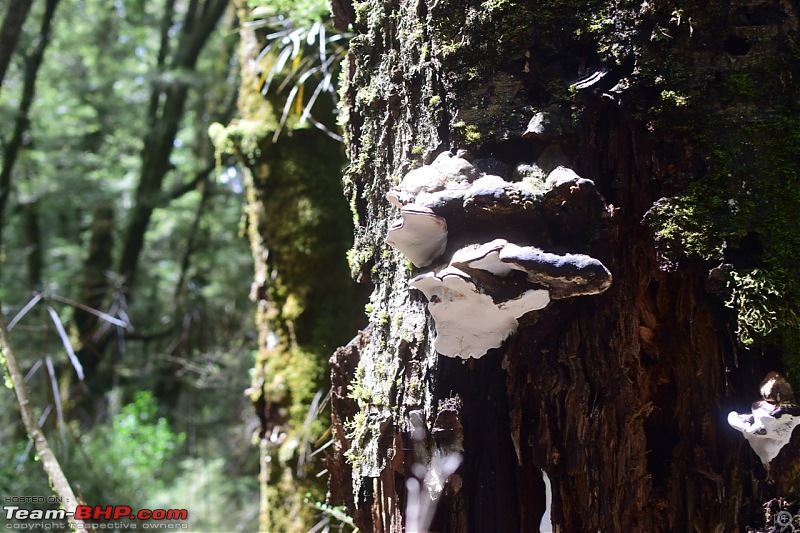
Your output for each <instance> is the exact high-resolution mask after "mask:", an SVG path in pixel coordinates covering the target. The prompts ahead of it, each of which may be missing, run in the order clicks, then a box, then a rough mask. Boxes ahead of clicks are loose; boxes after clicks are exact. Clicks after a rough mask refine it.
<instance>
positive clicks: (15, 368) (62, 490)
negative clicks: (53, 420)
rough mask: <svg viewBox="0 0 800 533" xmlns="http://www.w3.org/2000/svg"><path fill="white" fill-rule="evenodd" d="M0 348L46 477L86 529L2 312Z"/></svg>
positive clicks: (78, 525) (73, 521)
mask: <svg viewBox="0 0 800 533" xmlns="http://www.w3.org/2000/svg"><path fill="white" fill-rule="evenodd" d="M0 352H2V353H1V355H2V360H3V361H4V362H5V366H6V371H7V372H8V377H9V378H10V379H11V383H12V385H13V386H14V393H15V394H16V396H17V403H18V404H19V412H20V415H21V416H22V423H23V424H25V429H26V430H27V432H28V437H29V438H30V439H31V441H32V442H33V444H34V446H36V453H37V454H38V455H39V459H41V461H42V468H44V471H45V473H46V474H47V477H48V478H50V483H51V485H52V486H53V489H54V490H55V492H56V494H57V495H58V496H59V497H60V498H61V503H62V505H63V506H64V509H65V510H66V512H67V516H68V517H69V522H70V524H72V527H73V528H74V529H84V524H83V521H82V520H78V519H76V518H74V516H75V510H76V508H77V507H78V500H77V498H75V493H74V492H73V491H72V487H71V486H70V484H69V481H68V480H67V477H66V476H65V475H64V471H63V470H61V465H60V464H59V463H58V459H57V458H56V456H55V455H54V454H53V451H52V450H51V449H50V446H49V445H48V444H47V438H45V436H44V433H43V432H42V428H41V426H40V425H39V422H38V421H37V420H36V413H34V411H33V404H32V403H31V397H30V393H29V392H28V386H27V385H26V384H25V378H24V377H23V375H22V369H21V368H20V366H19V363H18V362H17V358H16V356H15V355H14V351H13V349H12V348H11V341H10V340H9V338H8V330H7V329H6V324H5V321H4V320H3V318H2V316H0Z"/></svg>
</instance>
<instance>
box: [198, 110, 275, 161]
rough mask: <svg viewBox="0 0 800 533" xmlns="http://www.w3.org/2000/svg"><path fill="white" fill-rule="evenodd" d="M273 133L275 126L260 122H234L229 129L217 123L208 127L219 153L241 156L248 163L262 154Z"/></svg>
mask: <svg viewBox="0 0 800 533" xmlns="http://www.w3.org/2000/svg"><path fill="white" fill-rule="evenodd" d="M273 133H274V126H273V124H271V123H269V122H264V121H260V120H259V121H250V120H233V121H232V122H231V123H230V124H229V125H228V126H227V127H225V126H223V125H222V124H220V123H218V122H215V123H213V124H211V125H210V126H209V127H208V135H209V137H210V138H211V142H213V143H214V148H215V149H216V150H217V151H218V152H220V153H223V154H231V155H237V156H241V157H243V158H244V159H246V160H247V161H254V160H255V159H257V158H258V157H259V156H260V155H261V154H262V149H263V148H264V147H265V146H266V145H267V144H268V143H269V139H270V138H271V137H272V134H273Z"/></svg>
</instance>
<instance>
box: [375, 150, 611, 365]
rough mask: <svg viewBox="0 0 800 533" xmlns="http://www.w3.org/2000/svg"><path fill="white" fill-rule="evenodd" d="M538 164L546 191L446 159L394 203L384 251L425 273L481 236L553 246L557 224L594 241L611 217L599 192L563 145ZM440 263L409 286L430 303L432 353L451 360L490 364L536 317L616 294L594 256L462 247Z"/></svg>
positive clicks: (403, 187)
mask: <svg viewBox="0 0 800 533" xmlns="http://www.w3.org/2000/svg"><path fill="white" fill-rule="evenodd" d="M539 159H540V160H542V163H541V165H538V163H537V167H536V169H533V170H532V174H533V175H536V176H538V175H539V174H541V182H542V183H541V184H542V185H543V186H544V188H541V187H539V186H538V185H536V186H534V184H532V183H526V182H525V179H524V176H522V175H521V177H522V179H521V181H518V182H514V181H506V179H504V178H503V177H501V176H500V175H495V173H494V170H495V169H500V170H502V169H501V167H504V166H505V167H508V170H509V171H508V173H507V174H508V176H511V173H512V172H511V168H512V167H510V166H509V165H507V164H505V163H502V162H500V161H495V160H493V159H487V160H473V159H471V158H469V156H467V155H465V157H460V155H456V156H454V155H453V154H452V153H451V152H444V153H442V154H440V155H439V156H438V157H437V158H436V159H435V160H434V161H433V162H432V163H431V164H430V165H425V166H422V167H420V168H417V169H414V170H412V171H410V172H409V173H407V174H406V175H405V177H403V179H402V181H401V182H400V183H399V184H398V185H397V186H396V187H392V189H391V190H390V191H389V192H387V193H386V198H387V200H389V202H390V203H391V204H392V205H393V206H395V207H397V208H398V209H399V210H400V219H398V220H397V221H396V222H395V223H394V224H392V226H391V227H390V228H389V232H388V234H387V236H386V243H387V244H389V245H390V246H392V247H394V248H396V249H397V250H400V251H401V252H402V253H403V254H404V255H405V256H406V257H407V258H408V259H409V260H410V261H411V262H412V263H413V264H414V265H415V266H417V267H418V268H423V267H427V266H429V265H432V264H434V262H437V260H438V259H439V258H440V257H441V256H442V255H443V254H444V253H445V252H446V251H447V248H448V242H454V243H459V244H463V243H468V242H474V235H482V236H484V237H483V238H491V237H495V236H505V235H508V233H509V230H511V231H514V232H516V233H517V234H518V233H519V232H520V231H521V229H522V228H530V230H531V231H530V232H529V233H530V235H525V236H523V237H522V238H524V239H525V240H526V241H528V242H530V241H534V242H536V241H537V240H543V238H545V237H550V235H547V228H548V227H552V226H553V225H554V224H557V225H558V228H559V235H567V236H573V235H574V236H578V235H582V234H583V235H585V234H587V233H588V232H587V231H586V229H587V227H588V226H590V225H591V224H592V223H593V221H595V220H597V219H599V217H600V214H601V213H603V212H604V210H605V207H606V206H605V202H604V200H603V199H602V197H601V196H600V194H599V193H598V192H597V190H596V188H595V187H594V183H593V182H592V181H591V180H587V179H583V178H581V177H580V176H579V175H578V174H577V173H575V172H574V171H573V170H572V169H570V168H568V167H567V166H565V165H562V164H561V163H562V161H563V160H564V159H565V158H564V156H563V154H562V153H561V151H560V149H558V145H552V146H550V147H549V148H548V149H546V150H545V151H544V153H542V154H541V156H540V158H539ZM481 161H484V163H483V164H481V163H480V162H481ZM493 162H494V163H496V164H495V165H493V164H492V163H493ZM473 163H474V164H473ZM532 168H533V167H532ZM481 169H483V170H485V171H486V172H489V171H491V172H489V173H485V172H482V171H481ZM500 170H498V172H499V171H500ZM545 171H546V172H547V178H546V179H545ZM504 175H505V174H504ZM534 177H535V176H534ZM531 179H533V178H531ZM536 179H540V178H536ZM448 231H449V232H450V234H448ZM536 232H538V233H536ZM526 233H528V232H527V231H526ZM537 236H538V238H537ZM548 240H549V239H548ZM438 263H439V264H438V265H437V266H436V269H435V271H432V272H427V273H424V274H422V275H420V276H417V277H416V278H414V279H413V280H411V283H410V284H411V286H412V287H414V288H416V289H418V290H420V291H422V292H423V293H424V294H425V296H426V297H427V299H428V309H429V310H430V312H431V315H433V319H434V322H435V327H436V339H435V341H434V347H435V348H436V350H437V351H438V352H439V353H441V354H443V355H446V356H449V357H462V358H470V357H474V358H478V357H482V356H483V355H484V354H486V352H488V351H489V350H490V349H492V348H499V347H500V346H501V345H502V344H503V342H504V341H505V339H506V338H508V336H509V335H511V334H512V333H514V332H515V331H516V330H517V327H518V325H519V322H518V319H519V318H520V317H521V316H522V315H524V314H526V313H528V312H529V311H533V310H537V309H543V308H544V307H546V306H547V305H548V304H549V303H550V300H551V299H560V298H569V297H572V296H580V295H587V294H599V293H601V292H603V291H605V290H606V289H607V288H608V287H609V286H610V284H611V273H610V272H609V271H608V269H607V268H606V267H605V266H604V265H603V264H602V263H601V262H600V261H598V260H597V259H594V258H592V257H589V256H588V255H582V254H563V255H559V254H553V253H548V252H545V251H544V250H541V249H539V248H536V247H533V246H518V245H516V244H511V243H509V242H508V241H506V240H505V239H495V240H493V241H490V242H487V243H485V244H473V245H468V246H463V247H461V248H460V249H458V250H456V251H455V252H454V253H453V254H452V257H451V258H450V260H449V262H448V261H446V260H440V261H438Z"/></svg>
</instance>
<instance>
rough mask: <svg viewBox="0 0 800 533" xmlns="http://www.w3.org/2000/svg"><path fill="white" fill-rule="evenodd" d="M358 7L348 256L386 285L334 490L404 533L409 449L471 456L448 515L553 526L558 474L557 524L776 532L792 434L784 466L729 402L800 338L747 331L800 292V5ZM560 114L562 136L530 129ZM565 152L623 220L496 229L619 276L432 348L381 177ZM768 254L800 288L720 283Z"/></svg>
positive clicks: (386, 527) (353, 384)
mask: <svg viewBox="0 0 800 533" xmlns="http://www.w3.org/2000/svg"><path fill="white" fill-rule="evenodd" d="M355 14H356V20H355V23H354V27H355V29H356V36H355V37H354V38H353V40H352V45H351V52H350V55H349V56H348V71H347V77H346V86H345V88H344V90H343V94H344V100H345V103H346V107H345V109H346V112H347V115H348V122H347V129H346V131H347V141H348V149H349V155H350V158H351V166H350V167H349V169H348V171H347V174H346V187H347V189H348V190H347V193H348V194H349V196H350V198H351V206H352V207H353V210H354V213H355V214H356V216H357V217H358V220H359V223H360V225H359V227H358V229H357V232H356V246H355V248H354V251H353V252H352V253H351V258H352V259H353V261H352V263H353V264H352V265H351V267H352V268H353V270H354V271H355V272H356V274H357V275H359V276H360V277H361V278H362V279H363V278H371V280H372V282H373V283H374V287H375V288H374V292H373V295H372V298H371V306H372V315H371V328H370V331H369V332H368V333H366V334H361V335H359V336H358V337H356V338H355V339H354V340H353V342H351V343H350V344H349V345H348V346H346V347H344V348H342V349H340V350H338V351H337V352H336V354H334V356H333V358H332V370H333V378H332V379H333V386H334V388H333V391H334V392H333V404H332V405H333V422H334V437H335V452H334V457H333V458H332V459H333V460H332V461H331V462H330V465H331V484H330V500H331V503H333V504H345V505H347V507H348V508H349V509H350V511H351V513H352V515H353V517H354V519H355V522H356V523H357V524H358V526H359V527H360V528H362V530H365V531H393V532H394V531H396V532H399V531H402V530H403V528H404V527H405V526H408V524H409V523H410V522H409V521H410V520H411V518H410V517H409V516H407V514H406V505H407V500H408V499H409V494H408V492H407V489H406V487H407V481H408V480H409V479H410V478H412V477H415V476H419V472H416V473H415V472H413V470H414V468H413V467H414V465H415V464H418V465H422V466H423V467H424V469H425V470H427V471H430V470H431V469H432V466H431V465H432V464H433V463H434V462H435V457H436V456H437V454H438V455H447V454H453V453H461V454H463V463H462V464H461V467H460V468H459V470H458V471H457V472H456V473H455V474H453V475H452V476H451V477H450V479H449V481H448V483H447V486H446V487H445V488H444V491H443V493H442V496H441V498H440V500H439V501H438V509H437V514H436V518H435V520H434V521H433V524H432V526H431V529H432V530H435V531H459V532H462V531H476V532H477V531H535V530H537V528H538V526H539V520H540V517H541V515H542V512H543V511H544V499H545V496H544V494H545V489H544V484H543V481H542V476H541V472H542V471H544V472H546V473H547V475H548V477H549V479H550V481H551V483H552V491H553V501H552V508H551V513H552V520H553V523H554V524H555V526H556V527H557V528H559V530H561V531H737V530H742V529H744V528H745V527H746V526H748V525H752V526H756V527H758V526H759V524H761V525H763V517H762V516H761V514H760V508H761V505H762V503H763V502H764V501H766V500H767V499H769V498H771V497H774V496H776V495H780V496H788V495H789V494H791V493H792V492H793V491H794V490H795V488H794V487H795V484H794V479H796V476H795V475H794V474H793V471H794V470H795V468H794V467H793V466H792V465H793V464H795V462H794V460H793V458H792V457H791V455H790V456H789V457H787V454H791V452H790V451H788V450H784V453H783V454H781V456H779V457H778V459H776V461H775V462H774V463H773V468H772V470H771V471H772V476H773V480H772V481H773V482H774V483H773V482H766V481H765V478H766V473H765V470H764V468H763V467H762V465H761V464H760V461H759V460H758V458H757V457H756V456H755V454H754V453H753V452H752V451H751V450H750V448H749V446H748V445H747V444H746V443H745V441H744V439H742V438H741V435H740V434H739V433H737V432H736V431H734V430H732V429H731V427H730V426H728V424H727V423H726V416H727V413H728V412H729V411H730V410H732V409H736V408H738V409H739V410H745V408H746V406H748V405H749V403H750V402H751V401H752V400H755V399H757V396H758V390H757V387H758V382H759V380H760V379H761V377H763V375H764V374H765V373H766V371H768V370H772V369H777V370H786V369H787V368H788V369H789V370H791V367H792V366H793V365H794V363H793V360H792V357H793V354H792V353H791V352H790V351H789V349H788V346H789V343H788V342H787V341H786V339H791V338H792V335H794V333H792V332H789V333H784V334H783V336H782V337H781V338H780V339H778V340H777V341H775V342H770V341H769V338H768V339H767V341H764V342H762V343H761V344H759V342H756V343H755V344H752V345H751V347H750V348H745V347H744V345H743V344H741V342H740V341H743V342H751V341H752V340H753V337H752V336H749V334H748V332H751V333H756V334H759V333H760V334H766V333H769V332H770V330H776V331H779V330H781V328H783V331H789V330H796V324H792V321H791V320H784V321H781V320H777V321H776V322H774V323H770V324H771V327H770V326H767V327H760V326H759V325H758V324H759V322H758V320H753V316H752V314H748V313H749V312H750V311H751V310H752V309H758V308H759V305H761V306H762V307H761V309H763V310H766V311H765V315H769V314H770V313H769V310H770V309H773V308H774V309H776V310H777V311H775V313H774V314H773V315H772V316H782V313H784V311H781V306H785V305H789V306H791V305H792V303H788V304H787V303H785V302H783V301H782V300H785V301H787V302H794V301H795V300H794V299H795V298H796V295H797V292H796V285H795V284H796V279H797V270H796V267H795V266H793V262H791V261H788V260H786V258H787V257H788V255H785V254H789V253H790V252H789V250H794V252H796V251H797V247H796V243H797V240H796V238H795V237H793V236H792V235H791V233H792V232H791V231H789V227H790V225H791V223H790V222H789V220H790V218H789V217H788V213H790V212H791V210H794V209H797V208H798V205H800V203H798V194H797V191H796V189H797V178H796V171H797V160H796V156H795V154H794V151H793V149H791V148H787V147H786V145H785V142H786V139H784V138H783V136H788V137H789V138H790V139H795V138H796V137H795V133H794V132H795V131H796V126H797V124H796V118H795V108H796V95H795V94H794V88H793V83H792V81H791V80H792V76H793V74H794V72H795V70H796V68H797V61H796V59H795V57H796V56H795V53H796V50H797V42H796V37H797V36H796V30H797V18H796V12H795V7H794V4H790V3H787V2H774V3H764V4H756V3H753V2H730V3H723V2H710V3H708V4H702V5H691V6H689V5H685V6H676V5H674V4H672V3H669V4H668V3H665V2H655V3H651V4H637V3H628V2H622V3H619V2H617V3H605V2H590V3H588V4H586V3H580V2H544V3H537V5H536V6H535V7H534V6H532V5H528V4H527V3H516V2H505V1H502V0H498V1H492V2H467V3H456V2H446V1H445V2H442V1H438V2H416V1H414V2H410V1H403V0H400V1H397V2H389V3H386V2H379V1H374V2H373V1H366V2H360V3H358V4H356V5H355ZM540 112H544V113H545V116H546V117H548V120H549V121H550V123H551V126H550V129H549V130H546V131H544V132H542V131H537V132H535V133H533V134H531V132H530V131H527V134H526V130H528V123H529V120H530V119H531V118H532V117H534V116H535V115H536V114H537V113H540ZM789 142H790V145H793V143H794V141H793V140H792V141H789ZM552 144H558V145H560V148H561V150H562V152H563V154H565V157H566V160H567V162H568V166H570V167H571V168H572V169H574V170H575V171H576V172H577V173H578V174H579V175H580V176H581V177H584V178H588V179H591V180H593V181H594V182H595V184H596V186H597V189H598V190H599V192H600V193H601V194H602V196H603V197H604V199H605V202H606V203H607V211H606V213H607V217H606V218H603V219H600V218H598V219H597V220H589V221H587V224H586V225H585V226H584V227H583V228H581V229H577V230H575V229H574V226H571V227H566V228H567V229H565V225H564V224H563V220H565V219H564V218H559V217H561V216H562V215H564V213H566V212H568V207H569V206H568V205H567V207H565V208H564V209H565V211H563V212H561V214H559V212H558V206H555V207H552V209H553V211H552V213H555V214H554V215H553V218H552V219H551V221H550V223H549V225H548V226H547V227H546V228H545V231H544V233H542V231H543V230H542V228H526V227H520V226H519V224H518V223H516V222H514V219H513V217H509V218H508V222H507V224H506V225H505V226H503V223H502V221H500V222H498V220H501V219H502V214H501V215H498V216H499V217H500V218H499V219H498V220H493V221H492V229H491V230H486V235H483V236H482V237H486V239H487V240H488V239H489V238H497V237H505V234H507V235H509V236H513V237H514V238H515V239H522V240H526V239H527V240H528V241H530V242H527V243H525V244H535V245H537V246H541V247H542V248H544V249H545V250H546V251H547V249H548V248H549V249H552V250H553V251H558V252H559V253H564V252H574V253H585V254H588V255H591V256H592V257H595V258H597V259H599V260H601V261H602V262H603V263H604V264H605V265H606V266H607V267H608V268H609V270H610V271H611V273H612V275H613V283H612V285H611V287H610V289H608V290H607V291H606V292H605V293H603V294H600V295H595V296H581V297H577V298H573V299H565V300H559V301H554V302H553V303H551V304H550V305H549V306H548V307H547V308H545V309H543V310H541V311H535V312H531V313H529V314H527V315H525V316H524V317H523V318H522V319H520V326H519V329H518V331H517V333H516V335H514V336H512V337H511V338H510V339H509V340H508V341H506V343H505V344H504V345H503V347H502V348H500V349H497V350H491V351H490V352H489V353H488V354H487V355H485V356H484V357H482V358H480V359H472V360H467V361H462V360H460V359H451V358H447V357H443V356H440V355H437V353H436V352H435V350H433V347H432V339H433V337H434V335H435V331H434V324H433V322H432V321H431V319H430V318H429V316H428V314H427V311H426V308H425V299H424V298H423V297H422V295H421V293H419V292H417V291H413V290H409V287H408V283H407V282H408V280H409V278H410V277H412V276H413V275H415V274H417V273H419V272H420V270H419V269H414V268H413V267H412V266H411V265H410V264H409V263H408V262H407V261H406V260H405V258H404V257H403V256H402V255H401V254H399V252H397V251H395V250H393V249H391V248H389V247H387V245H386V244H385V243H384V238H385V236H386V233H387V230H388V228H389V225H390V224H391V222H392V221H393V219H395V218H396V217H397V211H396V209H395V208H393V207H392V206H391V205H390V204H389V202H388V201H386V199H385V198H384V194H385V193H386V192H387V191H388V190H389V188H390V187H391V186H393V185H396V184H397V183H398V181H399V180H400V179H401V178H402V177H403V175H404V174H406V173H407V172H408V171H409V170H411V169H412V168H416V167H418V166H420V165H422V164H428V163H430V162H431V161H432V160H433V159H434V157H435V156H436V155H437V154H438V153H440V152H442V151H444V150H452V151H453V152H455V150H457V149H461V148H467V149H469V150H471V151H472V154H473V156H474V157H475V158H477V159H479V160H480V159H483V160H484V161H485V162H484V163H482V164H483V165H484V166H485V167H486V168H490V170H491V172H490V173H493V174H498V173H504V172H505V173H506V174H507V175H510V174H511V172H510V169H513V168H515V167H518V166H519V165H520V164H530V163H531V162H533V161H536V160H537V159H538V158H539V157H540V156H541V154H542V153H543V151H544V150H545V148H547V147H548V146H550V145H552ZM476 164H477V163H476ZM487 165H488V166H487ZM754 176H758V177H757V178H755V177H754ZM556 215H558V216H556ZM564 216H566V215H564ZM473 222H474V221H473ZM473 222H469V221H468V222H467V223H473ZM459 223H461V222H459ZM570 228H571V229H570ZM770 228H772V229H770ZM450 229H451V233H452V231H455V230H457V229H458V228H450ZM509 240H511V238H509ZM484 242H485V241H484ZM452 253H453V246H452V245H451V246H450V247H448V248H447V250H446V251H445V254H444V256H443V257H442V258H440V261H443V262H445V263H446V262H447V260H449V256H451V255H452ZM721 262H722V263H724V265H726V266H723V267H722V268H721V269H714V267H716V266H717V265H719V264H720V263H721ZM435 266H436V264H434V265H432V267H435ZM754 267H755V268H759V269H763V270H764V271H765V272H767V273H769V274H770V275H773V274H774V275H775V276H777V277H776V278H774V279H780V280H781V283H780V286H781V287H782V290H783V292H782V293H781V291H776V292H777V293H779V296H778V297H777V298H771V297H770V298H771V299H770V298H767V296H766V293H767V292H769V291H763V292H758V290H756V291H754V292H750V293H746V291H745V290H744V289H743V287H744V285H741V284H739V285H737V284H736V283H737V282H736V281H735V280H736V279H737V278H736V277H735V276H733V277H729V278H726V277H725V272H731V271H733V272H740V273H741V272H745V271H747V272H749V273H751V274H752V273H753V272H754V271H753V270H752V269H753V268H754ZM747 269H750V270H747ZM428 270H429V269H428ZM710 272H711V273H710ZM781 276H783V277H781ZM767 285H769V283H767ZM775 286H776V287H777V286H778V284H777V283H776V285H775ZM762 287H763V285H762ZM780 294H782V296H783V298H782V297H781V296H780ZM773 296H774V294H773ZM726 300H728V301H729V302H731V303H730V304H729V305H728V306H727V307H726V305H725V301H726ZM739 304H741V305H739ZM731 308H733V310H732V309H731ZM737 313H738V314H737ZM756 314H757V313H756ZM737 322H738V324H737ZM440 333H441V332H440ZM737 337H738V339H737ZM421 435H422V436H423V437H422V438H421V437H420V436H421ZM412 436H413V438H412ZM345 458H346V459H347V461H348V463H347V465H346V466H345V465H344V461H345ZM336 465H340V466H339V467H338V468H337V467H336ZM776 465H779V466H778V467H776ZM345 484H348V485H349V486H344V485H345ZM412 485H413V483H412Z"/></svg>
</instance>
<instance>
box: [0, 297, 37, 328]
mask: <svg viewBox="0 0 800 533" xmlns="http://www.w3.org/2000/svg"><path fill="white" fill-rule="evenodd" d="M43 297H44V296H43V295H42V293H38V294H36V295H34V297H33V298H31V299H30V301H29V302H28V303H26V304H25V307H23V308H22V309H21V310H20V312H19V313H17V314H16V316H15V317H14V318H12V319H11V322H9V323H8V329H9V331H11V330H12V329H14V326H16V325H17V323H18V322H19V321H20V320H22V318H23V317H24V316H25V315H27V314H28V311H30V310H31V309H33V307H34V306H35V305H36V304H38V303H39V301H41V299H42V298H43Z"/></svg>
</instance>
